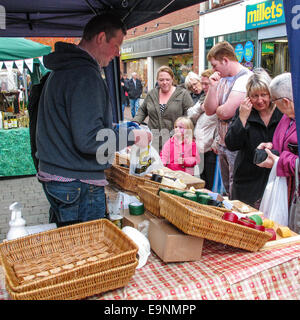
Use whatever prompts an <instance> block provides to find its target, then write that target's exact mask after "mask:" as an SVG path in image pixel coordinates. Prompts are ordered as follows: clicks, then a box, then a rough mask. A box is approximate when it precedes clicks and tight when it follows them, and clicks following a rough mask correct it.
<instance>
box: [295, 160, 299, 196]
mask: <svg viewBox="0 0 300 320" xmlns="http://www.w3.org/2000/svg"><path fill="white" fill-rule="evenodd" d="M295 190H298V191H299V157H297V159H296V162H295Z"/></svg>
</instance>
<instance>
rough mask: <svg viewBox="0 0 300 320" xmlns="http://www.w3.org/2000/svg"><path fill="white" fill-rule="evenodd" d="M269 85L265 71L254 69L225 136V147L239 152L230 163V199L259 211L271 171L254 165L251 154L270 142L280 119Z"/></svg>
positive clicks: (269, 80) (269, 79) (268, 78)
mask: <svg viewBox="0 0 300 320" xmlns="http://www.w3.org/2000/svg"><path fill="white" fill-rule="evenodd" d="M270 82H271V78H270V76H269V75H268V73H267V72H266V71H265V70H263V69H257V70H254V73H253V75H251V76H250V78H249V79H248V82H247V85H246V88H247V97H246V98H245V100H244V101H243V102H242V103H241V105H240V107H239V109H237V112H236V115H235V117H234V120H233V122H232V124H231V125H230V127H229V128H228V131H227V134H226V137H225V143H226V146H227V148H228V149H229V150H230V151H239V152H238V155H237V158H236V160H235V164H234V172H233V186H232V199H235V200H240V201H242V202H245V203H247V204H249V205H250V206H253V207H255V208H259V204H260V201H261V199H262V196H263V193H264V190H265V187H266V184H267V182H268V178H269V174H270V171H271V170H270V169H267V168H260V167H258V166H256V165H255V164H254V162H253V158H254V152H255V150H256V148H257V146H258V145H259V144H260V143H261V142H267V141H270V142H271V141H272V138H273V134H274V131H275V129H276V127H277V125H278V123H279V121H280V119H281V117H282V113H281V112H280V111H279V110H278V109H277V108H276V105H275V104H274V103H272V101H271V97H270V91H269V85H270Z"/></svg>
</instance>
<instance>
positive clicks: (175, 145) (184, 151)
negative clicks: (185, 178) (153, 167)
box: [160, 117, 200, 175]
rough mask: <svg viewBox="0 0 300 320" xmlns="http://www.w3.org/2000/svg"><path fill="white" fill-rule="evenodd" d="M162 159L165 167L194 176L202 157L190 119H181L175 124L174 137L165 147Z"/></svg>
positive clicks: (161, 154) (161, 155)
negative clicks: (195, 168)
mask: <svg viewBox="0 0 300 320" xmlns="http://www.w3.org/2000/svg"><path fill="white" fill-rule="evenodd" d="M160 157H161V159H162V162H163V164H164V166H165V167H168V168H170V169H172V170H180V171H184V172H187V173H189V174H191V175H194V167H195V166H196V165H197V164H199V163H200V156H199V152H198V150H197V146H196V142H195V139H194V125H193V122H192V120H191V119H190V118H188V117H179V118H178V119H176V121H175V123H174V135H173V137H171V138H170V139H169V140H168V141H167V142H166V143H165V144H164V146H163V148H162V151H161V153H160Z"/></svg>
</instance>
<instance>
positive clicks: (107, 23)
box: [82, 13, 127, 42]
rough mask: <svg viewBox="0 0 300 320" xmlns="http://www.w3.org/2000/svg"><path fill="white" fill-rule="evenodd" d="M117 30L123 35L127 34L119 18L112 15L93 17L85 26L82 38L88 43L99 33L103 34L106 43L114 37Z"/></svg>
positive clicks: (104, 14)
mask: <svg viewBox="0 0 300 320" xmlns="http://www.w3.org/2000/svg"><path fill="white" fill-rule="evenodd" d="M118 30H122V32H123V34H124V35H126V33H127V28H126V26H125V24H124V23H123V21H122V20H121V19H120V17H118V16H117V15H116V14H113V13H103V14H100V15H97V16H95V17H93V18H92V19H91V20H90V21H89V22H88V23H87V24H86V26H85V27H84V30H83V35H82V38H83V39H84V40H87V41H89V40H91V39H92V38H93V37H94V36H95V35H97V34H99V33H100V32H105V36H106V41H107V42H108V41H109V40H110V39H111V38H113V37H114V36H115V35H116V32H117V31H118Z"/></svg>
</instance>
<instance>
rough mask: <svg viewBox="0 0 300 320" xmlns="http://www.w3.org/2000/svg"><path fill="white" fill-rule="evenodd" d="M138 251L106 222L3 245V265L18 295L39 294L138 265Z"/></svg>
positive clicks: (42, 233)
mask: <svg viewBox="0 0 300 320" xmlns="http://www.w3.org/2000/svg"><path fill="white" fill-rule="evenodd" d="M137 251H138V247H137V246H136V244H135V243H134V242H133V241H132V240H131V239H130V238H129V237H127V236H126V235H125V234H124V233H123V232H122V231H121V230H120V229H119V228H118V227H116V226H115V225H114V224H113V223H112V222H110V221H109V220H106V219H99V220H93V221H90V222H85V223H80V224H75V225H71V226H67V227H63V228H58V229H54V230H50V231H46V232H41V233H38V234H34V235H31V236H27V237H24V238H20V239H16V240H12V241H7V242H3V243H2V244H1V246H0V254H1V258H2V264H3V267H4V270H5V275H6V280H7V283H8V284H9V287H10V288H11V290H12V291H14V292H15V293H21V292H24V291H29V290H39V289H40V288H42V287H47V286H50V285H51V286H52V285H55V284H59V283H62V282H66V281H70V280H73V279H77V278H82V277H85V276H89V275H91V274H96V273H99V272H102V271H107V270H109V269H111V268H114V267H119V266H122V265H127V264H130V263H133V262H135V259H136V254H137Z"/></svg>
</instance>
